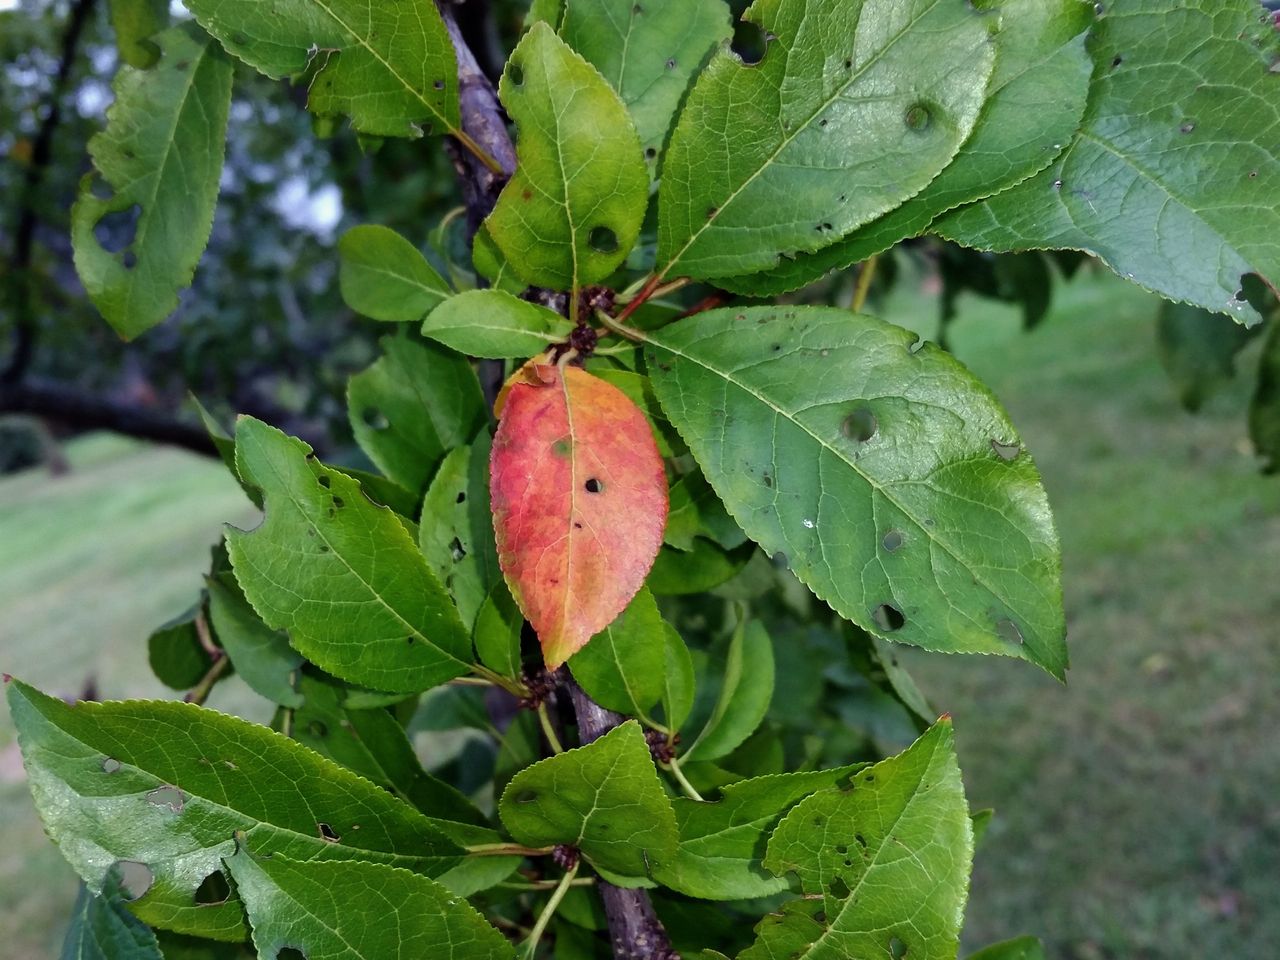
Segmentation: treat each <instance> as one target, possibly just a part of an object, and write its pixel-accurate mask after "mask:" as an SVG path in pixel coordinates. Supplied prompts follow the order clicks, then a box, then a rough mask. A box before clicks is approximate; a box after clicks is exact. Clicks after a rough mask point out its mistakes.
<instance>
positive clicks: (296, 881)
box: [227, 843, 515, 960]
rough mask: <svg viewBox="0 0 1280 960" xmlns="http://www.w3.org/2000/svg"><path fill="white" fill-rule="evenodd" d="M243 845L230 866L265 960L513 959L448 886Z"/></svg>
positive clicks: (403, 873) (371, 866)
mask: <svg viewBox="0 0 1280 960" xmlns="http://www.w3.org/2000/svg"><path fill="white" fill-rule="evenodd" d="M251 846H252V852H250V850H249V849H246V848H245V846H244V845H243V843H242V844H241V847H240V849H238V850H237V851H236V853H235V855H234V856H231V857H228V858H227V867H228V869H229V870H230V871H231V875H232V876H233V877H234V878H235V881H236V889H237V890H238V891H239V892H240V896H241V897H243V898H244V903H245V909H246V910H247V912H248V914H249V922H250V923H251V924H252V925H253V942H254V944H255V945H256V946H257V948H258V956H259V957H275V956H276V955H277V954H278V953H280V952H282V951H285V950H287V949H293V950H296V951H299V952H301V953H302V954H303V955H304V956H305V957H306V958H307V960H393V958H403V960H410V958H413V960H418V958H421V957H436V956H439V957H445V956H447V957H449V960H499V958H501V960H508V958H511V957H514V956H515V951H514V950H513V948H512V946H511V944H510V943H508V942H507V939H506V937H504V936H503V935H502V934H500V933H499V932H498V931H497V930H495V929H494V928H493V927H491V926H490V925H489V924H488V923H487V922H486V921H485V919H484V917H482V916H481V915H480V914H479V913H478V912H477V911H476V910H475V908H474V907H472V906H471V905H470V904H469V903H467V902H466V901H464V900H460V899H458V898H457V897H456V896H455V895H454V894H453V893H452V892H451V891H450V890H448V889H447V888H446V887H444V886H441V885H440V884H438V883H435V882H434V881H432V880H428V879H427V878H426V877H423V876H420V875H419V874H416V873H410V872H409V871H407V870H400V869H397V868H396V867H393V866H388V865H385V864H379V863H312V862H303V861H299V860H291V859H289V858H288V857H284V856H279V855H271V856H263V855H262V854H263V853H264V852H265V851H263V850H262V849H261V848H260V846H259V845H258V844H256V843H251Z"/></svg>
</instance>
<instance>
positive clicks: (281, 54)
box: [187, 0, 461, 137]
mask: <svg viewBox="0 0 1280 960" xmlns="http://www.w3.org/2000/svg"><path fill="white" fill-rule="evenodd" d="M187 9H188V10H190V11H191V13H192V14H193V15H194V16H195V18H196V19H197V20H198V21H200V26H202V27H204V28H205V29H206V30H208V31H209V32H210V33H211V34H213V35H214V36H215V37H217V38H218V39H219V40H220V41H222V45H223V46H224V47H226V48H227V50H228V51H229V52H230V53H233V54H235V56H237V57H239V58H240V59H241V60H243V61H244V62H245V63H247V64H249V65H250V66H251V67H254V68H255V69H257V70H258V71H259V72H261V73H265V74H266V75H267V76H269V77H273V78H275V79H277V80H279V79H280V78H281V77H291V78H292V77H298V76H301V75H304V74H306V75H307V76H308V77H309V83H308V97H307V108H308V109H309V110H311V111H312V112H313V113H316V114H318V115H320V116H324V117H332V116H335V115H338V114H346V115H348V116H350V117H351V125H352V126H353V127H355V129H356V130H358V131H359V132H360V133H365V134H371V135H373V136H379V137H419V136H422V134H423V132H424V129H425V130H427V131H429V130H431V129H432V128H433V127H434V128H435V129H436V130H438V131H439V132H441V133H452V134H454V135H455V136H456V135H457V134H459V133H460V132H461V124H460V122H459V119H458V66H457V60H456V59H455V57H454V53H453V44H452V43H451V42H450V40H449V33H448V31H447V30H446V28H445V25H444V21H443V20H442V19H441V18H440V13H439V11H438V10H437V9H436V6H435V4H434V3H431V2H430V0H408V2H407V3H405V4H404V5H403V6H402V5H396V6H386V5H384V4H380V3H378V2H376V0H347V2H344V3H332V2H326V0H280V2H279V3H274V4H271V5H266V4H263V3H260V2H259V0H191V2H190V3H188V4H187Z"/></svg>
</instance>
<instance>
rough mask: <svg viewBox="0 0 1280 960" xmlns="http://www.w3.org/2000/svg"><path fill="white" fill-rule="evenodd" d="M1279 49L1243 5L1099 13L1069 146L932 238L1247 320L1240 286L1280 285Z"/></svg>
mask: <svg viewBox="0 0 1280 960" xmlns="http://www.w3.org/2000/svg"><path fill="white" fill-rule="evenodd" d="M1277 36H1278V35H1277V34H1276V33H1275V31H1274V30H1271V29H1270V28H1269V27H1267V26H1265V25H1263V24H1261V23H1260V17H1259V12H1258V5H1257V4H1256V3H1254V2H1253V0H1224V2H1223V3H1219V4H1213V5H1211V6H1203V5H1196V4H1186V3H1179V2H1175V0H1113V2H1110V3H1108V4H1106V5H1105V13H1104V14H1103V15H1102V16H1101V17H1100V18H1099V20H1098V23H1097V26H1095V28H1094V30H1093V35H1092V40H1091V42H1090V45H1089V46H1090V52H1091V54H1092V55H1093V59H1094V63H1095V64H1096V70H1095V77H1094V82H1093V86H1092V89H1091V91H1090V95H1089V106H1088V109H1087V110H1086V112H1085V117H1084V121H1083V125H1082V127H1081V129H1080V131H1079V133H1078V134H1077V135H1076V137H1075V139H1074V140H1072V141H1071V143H1070V144H1069V145H1068V147H1067V149H1066V150H1065V152H1064V153H1063V154H1062V156H1061V157H1059V158H1058V159H1057V160H1056V161H1055V162H1054V163H1053V164H1052V165H1051V166H1049V167H1048V168H1047V169H1046V170H1044V171H1043V172H1042V173H1040V174H1039V175H1037V176H1036V177H1034V178H1032V179H1030V180H1028V181H1026V182H1025V183H1022V184H1020V185H1018V186H1016V187H1013V188H1012V189H1010V190H1006V191H1004V192H1003V193H1000V194H997V195H996V196H994V197H992V198H991V199H989V200H986V201H984V202H982V203H978V204H974V205H972V206H968V207H963V208H961V209H959V210H957V211H955V212H954V213H952V214H949V215H948V216H947V217H945V218H943V219H941V220H939V221H938V223H937V224H936V225H935V226H936V230H935V232H937V233H939V234H941V235H942V236H944V237H946V238H947V239H950V240H954V241H956V242H957V243H962V244H964V245H965V246H970V247H977V248H979V249H982V250H997V251H1004V250H1026V249H1034V248H1050V247H1052V248H1068V249H1076V250H1085V251H1088V252H1089V253H1093V254H1095V255H1096V256H1098V257H1100V258H1101V259H1102V260H1103V261H1105V262H1106V263H1107V265H1108V266H1110V267H1111V268H1112V269H1113V270H1115V271H1116V272H1117V273H1119V274H1120V275H1122V276H1125V277H1128V278H1129V279H1131V280H1133V281H1134V282H1136V283H1138V284H1140V285H1142V286H1144V287H1146V288H1147V289H1150V290H1154V291H1156V292H1157V293H1159V294H1161V295H1162V296H1165V297H1167V298H1169V299H1171V300H1181V301H1186V302H1188V303H1193V304H1195V305H1197V306H1200V307H1203V308H1204V309H1206V310H1212V311H1214V312H1217V313H1226V314H1229V315H1231V316H1232V317H1234V318H1235V319H1236V320H1238V321H1242V322H1245V323H1253V322H1256V321H1257V319H1258V313H1257V311H1256V310H1254V309H1253V308H1252V307H1251V306H1250V305H1249V304H1248V302H1247V301H1246V300H1245V298H1244V297H1242V296H1241V297H1238V296H1237V294H1238V292H1239V291H1240V290H1241V277H1242V276H1243V275H1245V274H1248V273H1258V274H1261V275H1262V276H1263V277H1264V278H1266V279H1267V280H1268V281H1269V282H1270V283H1271V284H1272V285H1273V286H1275V285H1280V207H1277V205H1276V203H1275V202H1274V198H1275V197H1276V195H1277V194H1280V149H1277V146H1276V144H1277V142H1278V141H1277V137H1278V136H1280V96H1277V92H1278V91H1280V75H1278V74H1277V73H1276V72H1275V70H1274V69H1273V62H1274V59H1275V57H1276V56H1277V54H1278V53H1280V39H1277ZM1251 39H1253V40H1256V44H1255V43H1254V42H1250V41H1251ZM1228 90H1229V91H1230V93H1229V95H1228V94H1227V93H1226V91H1228ZM1206 171H1212V175H1207V174H1206Z"/></svg>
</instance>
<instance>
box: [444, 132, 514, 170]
mask: <svg viewBox="0 0 1280 960" xmlns="http://www.w3.org/2000/svg"><path fill="white" fill-rule="evenodd" d="M453 137H454V139H455V140H457V141H458V142H459V143H460V144H462V145H463V146H464V147H466V148H467V149H468V150H470V151H471V153H472V155H473V156H474V157H475V158H476V159H477V160H479V161H480V162H481V163H483V164H484V165H485V166H486V167H487V168H488V169H489V171H490V172H491V173H496V174H497V175H498V176H500V177H501V176H506V171H505V170H503V169H502V165H501V164H500V163H498V161H497V160H495V159H493V157H491V156H490V155H489V152H488V151H487V150H485V148H484V147H482V146H480V144H478V143H476V142H475V141H474V140H472V139H471V136H470V134H468V133H467V131H465V130H463V129H462V128H461V127H459V128H458V129H457V130H455V131H453Z"/></svg>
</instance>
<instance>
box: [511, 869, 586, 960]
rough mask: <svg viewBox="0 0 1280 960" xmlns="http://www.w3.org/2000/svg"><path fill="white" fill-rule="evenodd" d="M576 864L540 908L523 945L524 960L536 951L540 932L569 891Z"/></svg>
mask: <svg viewBox="0 0 1280 960" xmlns="http://www.w3.org/2000/svg"><path fill="white" fill-rule="evenodd" d="M577 873H578V864H576V863H575V864H574V865H573V866H572V867H570V868H569V869H568V870H566V871H565V874H564V876H563V877H561V879H560V883H559V884H558V885H557V886H556V888H555V890H553V891H552V893H551V898H550V899H549V900H547V903H546V906H544V907H543V908H542V913H540V914H538V922H537V923H535V924H534V925H533V932H532V933H530V934H529V943H528V946H526V947H525V951H524V955H525V960H533V956H534V954H536V953H537V952H538V941H539V940H541V939H542V933H543V931H544V930H546V929H547V924H548V923H550V922H551V918H552V916H554V915H555V912H556V908H557V907H559V906H560V901H561V900H563V899H564V895H565V894H566V893H568V892H569V886H570V885H571V884H572V883H573V878H574V877H575V876H577Z"/></svg>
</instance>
